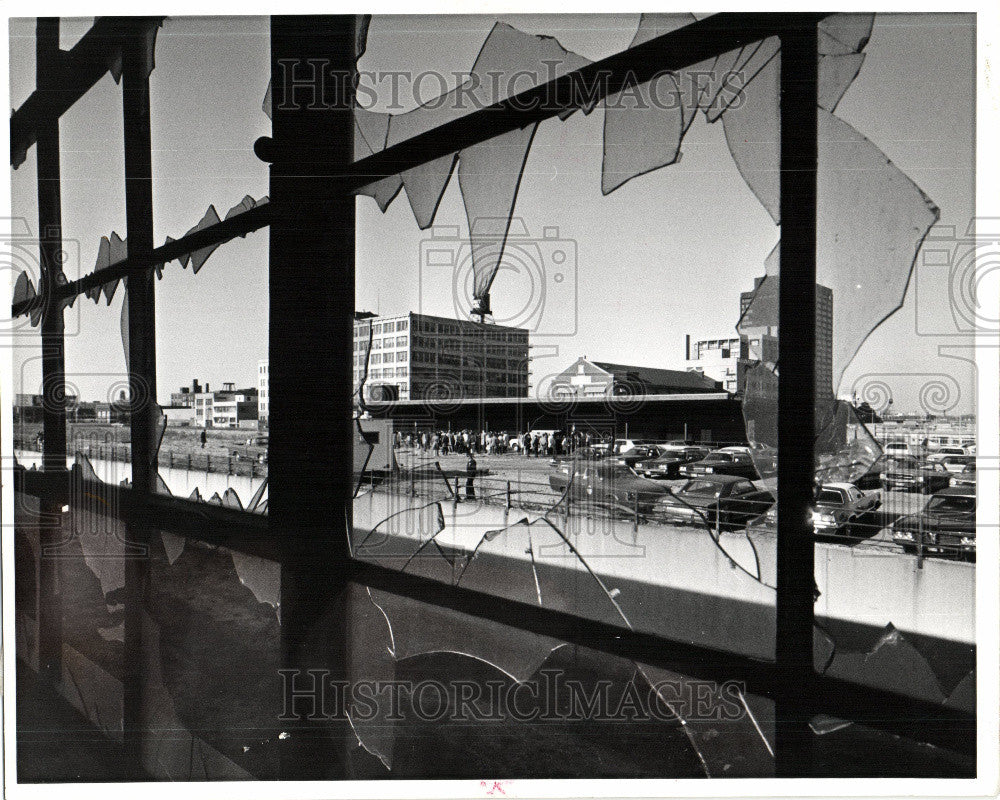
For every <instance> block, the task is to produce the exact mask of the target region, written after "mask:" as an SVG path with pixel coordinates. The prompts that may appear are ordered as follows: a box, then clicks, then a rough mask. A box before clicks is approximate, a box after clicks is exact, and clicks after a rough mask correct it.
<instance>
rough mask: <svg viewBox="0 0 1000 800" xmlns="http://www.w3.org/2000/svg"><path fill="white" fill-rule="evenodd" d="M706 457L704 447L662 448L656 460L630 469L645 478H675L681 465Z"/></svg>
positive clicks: (640, 462) (642, 462)
mask: <svg viewBox="0 0 1000 800" xmlns="http://www.w3.org/2000/svg"><path fill="white" fill-rule="evenodd" d="M706 455H708V451H707V450H706V449H705V448H704V447H688V446H677V445H671V446H669V447H664V448H662V452H661V453H660V455H658V456H657V457H656V458H653V459H649V460H645V461H639V462H637V463H636V464H635V465H634V466H633V467H632V469H633V470H635V471H636V472H637V473H638V474H640V475H644V476H645V477H647V478H654V479H655V478H677V477H679V476H680V468H681V466H682V465H683V464H691V463H693V462H695V461H701V460H702V459H703V458H704V457H705V456H706Z"/></svg>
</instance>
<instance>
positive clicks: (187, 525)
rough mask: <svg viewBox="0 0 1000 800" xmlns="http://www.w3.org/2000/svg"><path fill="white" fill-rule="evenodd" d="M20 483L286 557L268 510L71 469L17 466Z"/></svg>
mask: <svg viewBox="0 0 1000 800" xmlns="http://www.w3.org/2000/svg"><path fill="white" fill-rule="evenodd" d="M71 482H72V483H71ZM71 487H72V490H71ZM14 489H15V491H21V492H23V493H24V494H28V495H31V496H32V497H39V498H41V499H44V500H48V501H50V502H52V503H56V504H58V505H60V506H61V505H64V504H70V505H72V504H74V503H76V502H78V501H80V500H81V499H82V498H84V497H86V498H87V502H88V503H90V502H92V501H94V500H98V501H101V502H104V503H106V504H107V507H108V508H116V509H118V511H117V513H115V514H114V515H113V516H114V517H115V518H117V519H120V520H121V521H122V522H125V523H130V522H142V523H143V524H144V525H147V526H149V527H151V528H152V529H154V530H160V529H161V530H165V531H168V532H169V533H176V534H178V535H180V536H187V537H189V538H191V539H198V540H200V541H204V542H208V543H209V544H215V545H221V546H222V547H228V548H229V549H230V550H238V551H239V552H241V553H247V554H249V555H253V556H258V557H260V558H266V559H270V560H271V561H279V560H280V548H279V545H278V543H277V542H276V541H275V536H274V533H273V531H271V529H270V527H269V522H268V518H267V516H265V515H264V514H254V513H251V512H249V511H241V510H239V509H235V508H227V507H226V506H221V505H216V504H214V503H204V502H196V501H194V500H188V499H187V498H184V497H171V496H170V495H165V494H162V495H161V494H146V493H144V492H140V491H137V490H136V489H133V488H131V487H128V486H113V485H111V484H107V483H102V482H101V481H81V480H80V479H79V478H76V477H74V476H73V474H72V472H71V471H69V470H67V471H65V472H51V471H49V472H44V471H41V470H25V469H18V470H15V472H14Z"/></svg>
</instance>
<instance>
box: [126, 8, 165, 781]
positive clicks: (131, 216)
mask: <svg viewBox="0 0 1000 800" xmlns="http://www.w3.org/2000/svg"><path fill="white" fill-rule="evenodd" d="M148 24H149V23H148V22H147V21H145V20H142V19H141V18H136V19H135V20H134V21H133V27H132V28H131V30H130V31H129V32H128V33H127V35H126V36H125V37H124V42H123V45H122V111H123V115H124V131H125V220H126V225H127V231H128V254H129V256H130V257H133V258H134V257H136V256H140V257H141V256H143V255H145V254H147V253H149V252H150V251H151V250H152V249H153V185H152V153H151V143H150V123H149V72H150V70H151V68H152V64H151V63H150V59H151V56H152V54H151V53H150V51H149V50H148V49H147V48H146V47H145V43H144V41H143V35H142V31H143V29H144V27H145V26H146V25H148ZM154 276H155V273H154V271H153V270H148V269H147V270H136V271H135V272H133V273H131V274H130V275H129V277H128V278H127V279H126V283H125V285H126V299H127V302H128V323H127V324H128V334H129V335H128V351H129V352H128V355H129V394H130V398H129V401H130V402H129V409H130V424H131V434H132V443H131V448H132V486H133V488H134V489H135V490H136V491H137V492H139V493H141V494H152V493H153V492H155V491H156V485H155V484H156V473H157V464H156V450H155V444H154V443H155V442H156V437H155V432H156V431H155V428H156V426H157V425H158V420H157V417H156V414H155V413H154V411H155V409H156V329H155V324H156V295H155V284H154ZM139 401H141V402H139ZM128 531H129V538H130V540H131V541H132V542H136V543H139V544H142V545H145V544H146V543H147V542H148V541H149V526H148V525H147V524H146V523H145V522H142V523H140V524H138V525H135V524H132V525H130V526H129V529H128ZM148 567H149V564H148V561H147V560H146V559H145V558H130V559H127V560H126V562H125V637H124V638H125V642H124V644H125V646H124V656H123V657H124V669H123V672H124V684H123V689H124V695H123V706H122V724H123V729H124V746H125V755H126V758H127V762H128V766H129V767H130V768H132V769H134V770H135V771H136V773H137V774H138V773H139V765H140V763H141V747H140V745H141V735H142V733H141V728H142V713H141V702H142V663H143V659H142V600H143V596H144V590H145V587H146V578H147V572H148Z"/></svg>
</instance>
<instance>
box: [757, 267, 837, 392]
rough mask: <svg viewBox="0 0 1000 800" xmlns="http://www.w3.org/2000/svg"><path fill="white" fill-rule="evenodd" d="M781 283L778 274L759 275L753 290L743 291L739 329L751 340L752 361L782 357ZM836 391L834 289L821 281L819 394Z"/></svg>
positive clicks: (818, 288)
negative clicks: (780, 345)
mask: <svg viewBox="0 0 1000 800" xmlns="http://www.w3.org/2000/svg"><path fill="white" fill-rule="evenodd" d="M778 285H779V278H778V277H777V276H767V279H766V280H765V279H764V278H763V277H761V278H755V279H754V287H753V289H752V290H751V291H749V292H741V293H740V317H741V318H740V325H739V329H740V333H741V334H743V335H745V336H746V337H747V339H748V350H749V358H750V359H751V360H752V361H768V362H775V361H777V360H778ZM751 303H752V304H753V307H752V309H751ZM833 393H834V386H833V290H832V289H830V288H829V287H827V286H821V285H820V284H818V283H817V284H816V396H817V397H818V398H820V399H822V398H829V397H832V396H833Z"/></svg>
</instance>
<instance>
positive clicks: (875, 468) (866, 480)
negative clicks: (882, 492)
mask: <svg viewBox="0 0 1000 800" xmlns="http://www.w3.org/2000/svg"><path fill="white" fill-rule="evenodd" d="M885 462H886V457H885V456H879V457H878V458H877V459H875V460H874V461H872V463H871V466H869V467H868V469H866V470H865V472H864V473H863V474H862V475H860V476H859V477H858V478H857V479H856V480H855V481H854V485H855V486H857V487H858V488H859V489H861V491H863V492H864V491H869V490H871V489H881V488H882V470H883V469H884V468H885ZM862 466H863V465H862Z"/></svg>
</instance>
